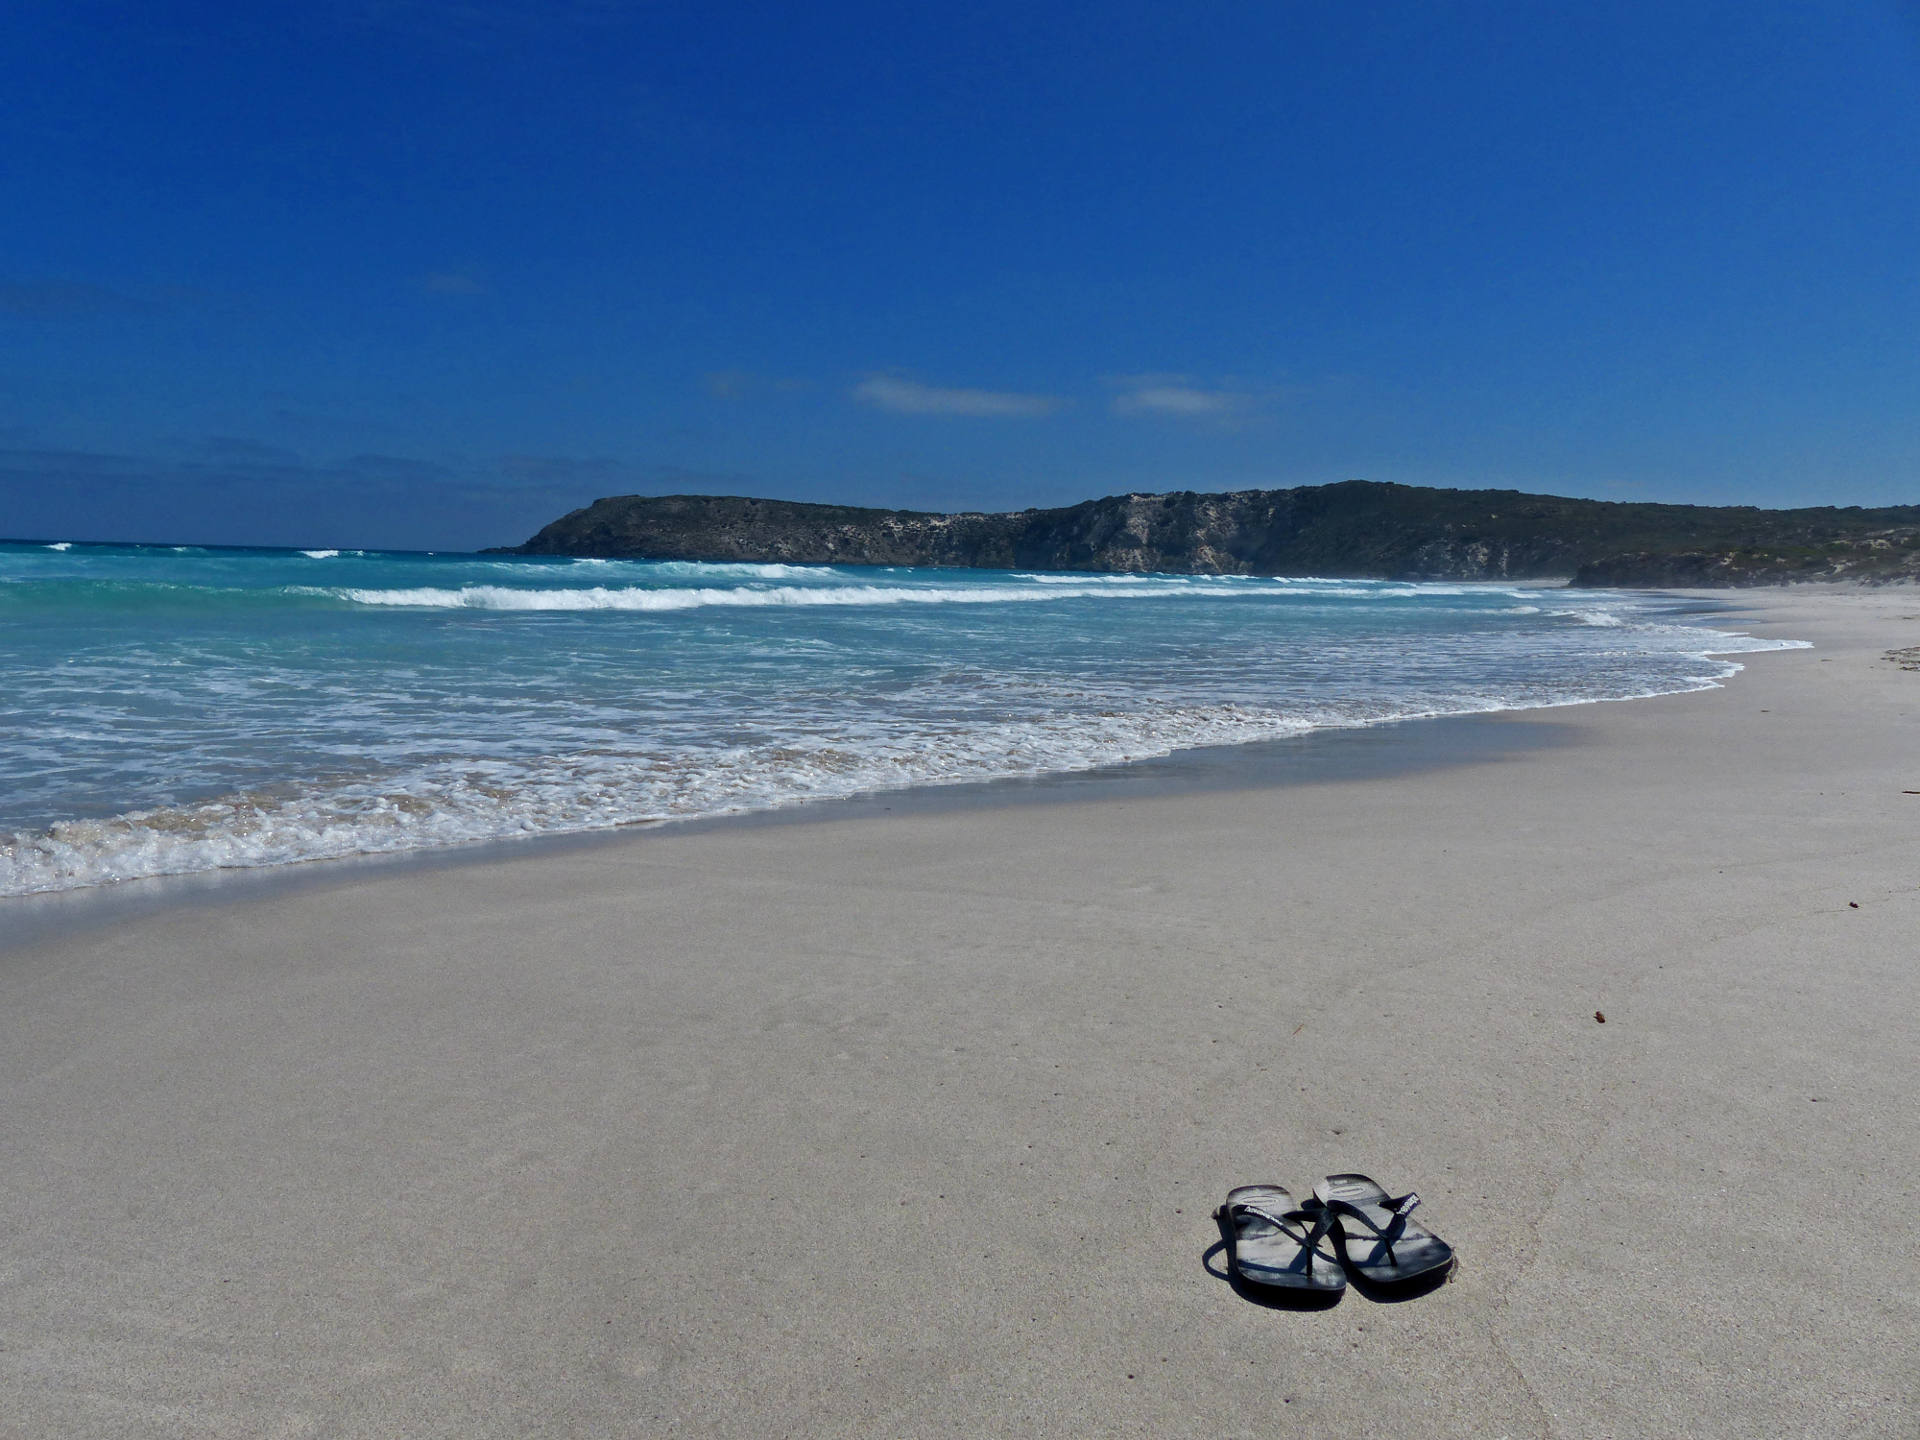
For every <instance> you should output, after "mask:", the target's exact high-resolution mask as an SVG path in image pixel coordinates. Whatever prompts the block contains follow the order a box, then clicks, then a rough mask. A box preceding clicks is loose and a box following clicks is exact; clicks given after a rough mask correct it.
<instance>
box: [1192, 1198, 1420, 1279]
mask: <svg viewBox="0 0 1920 1440" xmlns="http://www.w3.org/2000/svg"><path fill="white" fill-rule="evenodd" d="M1419 1203H1420V1197H1419V1196H1418V1195H1416V1194H1414V1193H1413V1192H1412V1191H1408V1192H1407V1193H1406V1194H1405V1195H1399V1196H1393V1195H1389V1194H1387V1192H1386V1191H1385V1190H1384V1189H1383V1188H1381V1186H1379V1185H1378V1184H1376V1183H1375V1182H1374V1181H1373V1180H1370V1179H1368V1178H1367V1177H1366V1176H1365V1175H1329V1176H1328V1177H1327V1178H1326V1179H1324V1180H1322V1181H1321V1182H1320V1183H1319V1184H1318V1185H1316V1186H1314V1187H1313V1195H1312V1197H1311V1198H1310V1199H1308V1200H1307V1201H1306V1202H1305V1203H1304V1204H1298V1205H1296V1204H1295V1203H1294V1199H1293V1195H1292V1193H1291V1192H1290V1191H1288V1190H1287V1189H1286V1188H1285V1187H1284V1186H1281V1185H1242V1186H1240V1187H1239V1188H1237V1189H1234V1190H1229V1191H1228V1192H1227V1203H1226V1204H1224V1205H1222V1206H1221V1207H1220V1208H1219V1209H1218V1210H1217V1211H1215V1212H1214V1218H1215V1219H1216V1220H1218V1221H1219V1222H1220V1224H1221V1228H1222V1229H1223V1230H1224V1231H1225V1232H1226V1236H1227V1264H1228V1266H1229V1268H1230V1269H1231V1270H1232V1271H1233V1273H1234V1274H1236V1275H1238V1276H1239V1277H1240V1278H1241V1279H1242V1280H1245V1281H1247V1282H1248V1283H1249V1284H1252V1285H1267V1286H1272V1287H1275V1288H1279V1289H1287V1290H1321V1291H1331V1290H1344V1289H1345V1288H1346V1284H1347V1273H1348V1271H1349V1270H1351V1271H1352V1273H1353V1274H1355V1275H1357V1276H1359V1277H1360V1279H1362V1280H1364V1281H1367V1282H1368V1283H1370V1284H1374V1285H1403V1284H1405V1283H1406V1282H1408V1281H1409V1280H1418V1279H1420V1278H1422V1277H1427V1276H1432V1275H1433V1274H1434V1272H1436V1271H1438V1270H1440V1269H1441V1268H1442V1267H1443V1266H1447V1265H1451V1264H1452V1263H1453V1247H1452V1246H1451V1245H1449V1244H1447V1242H1446V1241H1444V1240H1442V1239H1441V1238H1440V1237H1439V1236H1438V1235H1436V1234H1434V1233H1433V1232H1432V1231H1431V1230H1429V1229H1427V1228H1426V1227H1425V1226H1424V1225H1421V1224H1419V1223H1418V1222H1417V1221H1414V1220H1411V1219H1409V1218H1408V1217H1409V1216H1410V1215H1411V1214H1412V1213H1413V1208H1414V1206H1416V1205H1418V1204H1419ZM1329 1241H1331V1245H1329V1244H1328V1242H1329Z"/></svg>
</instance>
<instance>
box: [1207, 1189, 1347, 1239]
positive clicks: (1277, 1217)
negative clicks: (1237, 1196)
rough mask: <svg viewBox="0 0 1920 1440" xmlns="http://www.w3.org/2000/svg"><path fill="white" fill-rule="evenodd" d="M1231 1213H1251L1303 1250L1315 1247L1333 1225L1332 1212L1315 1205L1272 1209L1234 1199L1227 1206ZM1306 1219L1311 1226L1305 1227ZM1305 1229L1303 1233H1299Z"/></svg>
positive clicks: (1248, 1201)
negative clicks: (1292, 1208)
mask: <svg viewBox="0 0 1920 1440" xmlns="http://www.w3.org/2000/svg"><path fill="white" fill-rule="evenodd" d="M1228 1213H1229V1214H1232V1215H1253V1216H1257V1217H1258V1218H1260V1219H1262V1220H1264V1221H1266V1222H1267V1223H1268V1224H1269V1225H1272V1226H1273V1227H1274V1228H1275V1229H1277V1230H1278V1231H1279V1232H1280V1233H1281V1234H1282V1235H1284V1236H1286V1237H1287V1238H1288V1239H1289V1240H1292V1241H1294V1242H1295V1243H1296V1244H1298V1245H1299V1246H1300V1248H1301V1249H1303V1250H1313V1249H1317V1248H1318V1247H1319V1244H1320V1240H1321V1238H1322V1237H1323V1236H1324V1235H1325V1234H1326V1233H1327V1231H1328V1230H1329V1229H1331V1228H1332V1227H1333V1215H1332V1212H1330V1211H1328V1210H1326V1209H1323V1208H1321V1207H1319V1206H1316V1207H1315V1208H1313V1209H1312V1210H1281V1211H1273V1210H1269V1209H1267V1208H1266V1207H1265V1206H1264V1205H1256V1204H1254V1203H1253V1202H1252V1201H1250V1200H1236V1201H1234V1202H1233V1204H1232V1205H1231V1206H1229V1207H1228ZM1308 1221H1312V1222H1313V1224H1312V1228H1311V1229H1306V1225H1307V1222H1308ZM1302 1230H1305V1233H1304V1234H1303V1233H1301V1232H1302Z"/></svg>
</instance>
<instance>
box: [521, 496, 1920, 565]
mask: <svg viewBox="0 0 1920 1440" xmlns="http://www.w3.org/2000/svg"><path fill="white" fill-rule="evenodd" d="M512 553H517V554H524V555H588V556H603V557H609V558H627V559H648V560H722V561H756V562H766V561H779V562H785V563H788V564H807V565H822V564H825V565H933V566H967V567H974V568H981V569H1014V570H1098V571H1119V572H1136V573H1137V572H1145V571H1158V572H1162V573H1173V574H1210V575H1337V576H1355V577H1368V578H1377V579H1405V580H1572V581H1573V582H1574V583H1576V584H1585V585H1688V584H1691V585H1704V584H1711V585H1741V584H1777V583H1782V582H1784V581H1788V580H1794V579H1833V578H1850V579H1897V578H1907V579H1911V578H1915V577H1916V576H1917V575H1920V507H1899V508H1896V509H1886V510H1859V509H1852V510H1837V509H1832V508H1820V509H1808V510H1755V509H1749V508H1745V507H1708V506H1696V505H1628V504H1618V503H1614V502H1606V501H1595V500H1570V499H1565V498H1563V497H1559V496H1552V495H1527V494H1522V493H1520V492H1518V491H1512V490H1429V489H1423V488H1420V487H1416V486H1408V485H1378V484H1371V483H1368V482H1364V481H1357V480H1356V481H1348V482H1346V483H1344V484H1340V485H1321V486H1303V487H1300V488H1297V489H1292V490H1243V491H1236V492H1232V493H1228V494H1218V495H1203V494H1196V493H1193V492H1191V491H1182V492H1178V493H1175V494H1169V495H1115V496H1109V497H1108V498H1106V499H1102V500H1089V501H1085V502H1083V503H1082V504H1079V505H1070V506H1066V507H1064V508H1062V509H1057V510H1021V511H1016V512H1013V513H1010V514H997V515H996V514H980V513H964V514H958V515H938V514H931V513H927V512H924V511H912V510H873V509H862V508H857V507H853V506H843V505H809V504H802V503H799V502H796V501H790V500H755V499H748V498H744V497H739V496H712V495H665V496H640V495H625V496H617V497H614V498H611V499H605V500H596V501H595V502H594V503H593V504H592V505H589V506H587V507H586V508H585V509H583V510H576V511H574V512H573V513H572V514H571V515H567V516H564V517H563V518H561V519H559V520H556V521H554V522H553V523H552V524H551V525H548V526H547V527H546V528H545V529H543V530H541V531H540V533H539V534H537V535H535V536H534V537H533V538H532V539H531V540H529V541H528V542H527V543H526V544H525V545H522V546H518V547H516V548H515V550H514V551H513V552H512Z"/></svg>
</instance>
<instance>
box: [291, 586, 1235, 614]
mask: <svg viewBox="0 0 1920 1440" xmlns="http://www.w3.org/2000/svg"><path fill="white" fill-rule="evenodd" d="M301 593H305V594H331V595H333V596H336V597H337V598H340V599H343V600H351V601H353V602H354V603H355V604H357V605H387V606H408V607H411V608H414V609H431V610H694V609H699V608H702V607H705V606H712V605H734V606H756V607H758V606H779V605H793V606H799V605H1002V604H1020V603H1030V602H1043V601H1044V602H1051V601H1060V600H1075V599H1081V600H1084V599H1118V598H1122V597H1124V598H1127V599H1140V598H1149V597H1157V596H1175V597H1177V596H1193V595H1211V596H1215V597H1220V596H1233V597H1235V598H1238V597H1239V596H1240V595H1242V594H1243V593H1245V592H1242V591H1238V590H1233V589H1230V588H1227V587H1224V586H1211V585H1208V586H1198V585H1196V586H1167V587H1164V588H1159V587H1157V588H1153V589H1145V590H1116V589H1110V588H1108V587H1105V586H1101V585H1081V586H1078V587H1063V586H1051V587H1050V586H1039V585H1034V586H1025V585H969V586H964V587H961V586H955V587H951V588H946V589H941V588H935V587H931V586H927V587H920V586H910V585H806V586H800V585H775V586H766V587H760V588H753V587H747V586H740V587H735V588H728V589H720V588H716V587H712V586H689V587H687V588H684V589H679V588H675V589H668V588H650V587H642V586H631V587H621V588H619V589H613V588H609V587H607V586H604V585H596V586H592V587H581V588H579V589H551V590H522V589H519V588H517V587H514V586H508V585H463V586H461V587H460V588H459V589H457V590H455V589H448V588H444V587H438V586H419V587H415V588H412V589H404V590H370V589H341V590H331V591H313V590H310V589H304V588H303V589H302V591H301Z"/></svg>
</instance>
